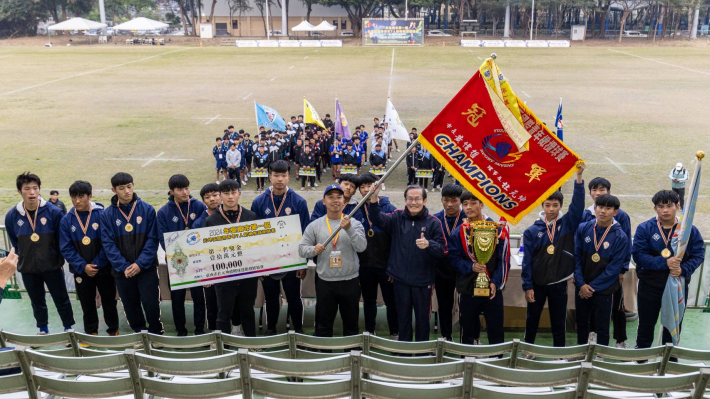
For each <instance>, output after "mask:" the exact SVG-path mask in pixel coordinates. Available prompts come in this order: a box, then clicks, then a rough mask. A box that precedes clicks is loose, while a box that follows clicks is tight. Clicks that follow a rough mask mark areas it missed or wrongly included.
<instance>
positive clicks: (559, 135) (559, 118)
mask: <svg viewBox="0 0 710 399" xmlns="http://www.w3.org/2000/svg"><path fill="white" fill-rule="evenodd" d="M555 127H556V128H557V138H558V139H560V141H565V140H564V138H563V135H562V130H563V127H562V97H560V107H559V108H557V118H555Z"/></svg>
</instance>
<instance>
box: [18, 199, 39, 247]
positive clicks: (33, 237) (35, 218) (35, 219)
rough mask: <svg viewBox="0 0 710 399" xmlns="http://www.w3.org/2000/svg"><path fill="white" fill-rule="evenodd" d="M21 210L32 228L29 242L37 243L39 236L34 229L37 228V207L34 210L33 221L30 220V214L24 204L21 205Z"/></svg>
mask: <svg viewBox="0 0 710 399" xmlns="http://www.w3.org/2000/svg"><path fill="white" fill-rule="evenodd" d="M22 209H24V210H25V215H26V216H27V221H28V222H29V223H30V227H32V235H31V236H30V240H32V242H37V241H39V234H37V233H36V232H35V229H36V228H37V214H38V213H39V207H37V209H35V217H34V220H32V219H31V218H30V212H29V211H28V210H27V208H25V203H24V202H23V203H22Z"/></svg>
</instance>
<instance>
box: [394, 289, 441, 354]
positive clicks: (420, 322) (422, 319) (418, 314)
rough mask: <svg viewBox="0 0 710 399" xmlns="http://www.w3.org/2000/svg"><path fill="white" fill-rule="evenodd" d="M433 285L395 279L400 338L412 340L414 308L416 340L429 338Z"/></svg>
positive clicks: (406, 340)
mask: <svg viewBox="0 0 710 399" xmlns="http://www.w3.org/2000/svg"><path fill="white" fill-rule="evenodd" d="M431 287H432V286H430V285H429V286H423V287H419V286H414V285H409V284H405V283H401V282H399V281H397V280H395V281H394V301H395V303H396V305H397V317H398V319H399V323H398V324H399V340H400V341H404V342H410V341H411V340H412V310H414V318H415V322H416V325H415V328H416V331H415V332H414V336H415V341H417V342H420V341H428V340H429V315H430V313H431Z"/></svg>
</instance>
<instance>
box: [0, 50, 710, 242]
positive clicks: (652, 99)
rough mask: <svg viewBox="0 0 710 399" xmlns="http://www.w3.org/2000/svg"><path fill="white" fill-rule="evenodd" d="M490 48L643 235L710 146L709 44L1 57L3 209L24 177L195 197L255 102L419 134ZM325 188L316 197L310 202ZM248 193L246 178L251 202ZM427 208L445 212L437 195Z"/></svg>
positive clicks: (394, 184) (54, 184)
mask: <svg viewBox="0 0 710 399" xmlns="http://www.w3.org/2000/svg"><path fill="white" fill-rule="evenodd" d="M491 51H495V52H496V53H497V54H498V63H499V66H500V68H501V69H502V71H503V73H504V74H506V75H507V77H508V79H509V80H510V81H511V84H512V87H513V89H514V90H515V92H516V94H517V95H518V96H519V97H520V98H521V99H523V100H525V101H527V104H528V106H530V107H531V108H532V110H533V111H534V112H535V113H536V114H537V115H538V116H539V117H540V118H541V119H542V120H543V121H546V122H547V123H548V125H552V124H553V123H554V117H555V113H556V111H557V105H558V102H559V99H560V97H563V98H564V122H565V141H566V143H567V144H568V145H569V146H570V147H571V148H572V149H573V150H574V151H576V152H577V153H578V154H580V155H581V156H582V157H583V158H584V159H585V160H586V161H587V162H588V164H589V167H588V169H587V172H586V173H585V179H586V181H589V179H590V178H592V177H595V176H604V177H607V178H608V179H609V180H610V181H611V182H612V192H613V193H614V194H616V195H620V197H621V203H622V208H624V209H625V210H626V211H627V212H629V214H630V215H631V218H632V224H633V226H634V228H635V226H636V225H637V224H638V223H639V222H641V221H643V220H646V219H647V218H649V217H651V216H653V210H652V204H651V202H650V196H651V195H652V194H653V193H655V192H656V191H657V190H659V189H664V188H670V182H669V180H668V177H667V176H668V172H669V171H670V170H671V168H673V167H674V165H675V164H676V162H683V163H684V165H686V167H687V168H688V169H691V170H692V165H691V161H692V160H693V159H694V154H695V152H696V151H697V150H699V149H704V150H706V151H708V150H710V145H708V143H710V140H709V139H710V129H708V126H709V125H708V112H709V111H710V108H708V100H709V99H710V95H709V94H708V93H710V90H709V89H710V64H709V63H708V59H710V47H707V46H705V47H703V46H696V47H664V48H654V47H650V46H649V47H628V48H626V47H613V48H606V47H572V48H569V49H494V50H491V49H480V48H475V49H469V48H462V47H451V46H447V47H424V48H397V49H396V50H393V49H392V48H362V47H344V48H324V49H312V48H310V49H306V48H302V49H236V48H231V47H230V48H225V47H205V48H198V47H171V46H166V47H159V48H158V47H125V46H122V45H117V46H114V45H108V46H106V45H104V46H98V45H92V46H86V45H84V46H73V47H60V46H57V47H54V48H37V47H0V70H2V73H1V74H0V142H1V143H2V146H1V147H0V159H2V162H0V213H2V214H3V215H4V214H5V212H6V211H7V210H8V209H9V208H10V207H12V206H13V205H14V204H16V203H17V202H18V201H19V196H18V195H17V193H16V191H15V185H14V184H15V183H14V179H15V176H16V175H17V174H19V173H20V172H23V171H26V170H30V171H32V172H34V173H37V174H39V175H40V176H41V178H42V182H43V184H42V189H43V192H44V196H45V198H47V197H48V196H49V190H50V189H59V190H60V199H62V200H63V201H64V202H65V203H66V204H67V206H68V207H69V206H70V200H69V197H68V194H67V191H66V189H67V188H68V187H69V185H70V184H71V183H72V182H73V181H74V180H77V179H82V180H88V181H90V182H91V183H92V184H93V185H94V187H95V190H97V192H96V195H95V196H96V197H98V200H99V201H101V202H104V203H107V202H108V198H109V196H110V192H109V191H108V189H110V184H109V179H110V177H111V175H113V174H114V173H115V172H117V171H126V172H129V173H131V174H132V175H133V176H134V178H135V183H136V187H137V190H138V194H139V195H140V196H141V197H142V198H143V199H144V200H147V201H149V202H151V203H152V204H153V205H155V206H156V207H158V206H160V205H162V204H163V203H164V202H165V199H166V193H167V190H168V188H167V180H168V178H169V177H170V175H172V174H174V173H184V174H186V175H187V176H188V177H189V178H190V180H191V182H192V189H193V194H194V195H196V196H197V195H198V194H197V193H198V192H199V189H200V187H201V186H202V185H203V184H205V183H208V182H211V181H214V158H213V157H212V153H211V149H212V147H213V145H214V138H215V137H216V136H221V135H222V131H223V130H224V129H225V128H226V127H227V125H229V124H233V125H234V126H235V127H236V128H237V129H240V128H243V129H245V130H246V131H247V132H250V133H254V132H255V130H256V129H255V122H254V106H253V101H254V100H256V101H258V102H260V103H263V104H267V105H269V106H272V107H274V108H276V109H277V110H278V111H279V112H280V113H281V115H282V116H283V117H284V118H288V117H289V116H291V115H298V114H300V113H302V97H303V96H306V97H307V99H308V100H309V101H310V102H311V103H312V104H313V106H314V107H315V108H316V109H317V110H318V112H319V113H320V114H321V116H324V115H325V114H326V113H331V114H334V98H335V97H336V96H337V97H338V98H339V99H340V101H341V103H342V105H343V107H344V110H345V113H346V115H347V116H348V119H349V122H350V123H351V126H354V125H355V124H358V125H359V124H365V125H366V126H367V128H368V132H371V127H372V119H373V117H376V116H379V117H382V115H383V114H384V107H385V102H386V99H387V95H388V92H390V93H391V96H392V101H393V103H394V105H395V107H397V110H398V111H399V114H400V116H401V118H402V120H403V121H404V123H405V125H406V127H407V128H408V129H410V128H411V127H417V128H418V129H419V131H421V130H422V129H423V128H424V127H425V126H426V125H427V123H428V122H429V121H430V120H431V119H432V118H433V117H434V116H435V115H436V114H437V113H438V112H439V111H440V110H441V109H442V108H443V107H444V105H446V103H447V102H448V101H449V99H450V98H451V97H452V96H453V95H454V94H455V93H456V92H457V91H458V89H459V88H460V87H461V86H462V85H463V84H464V83H465V82H466V81H467V80H468V79H469V78H470V77H471V76H472V75H473V73H474V72H475V71H476V69H477V67H478V66H479V65H480V64H481V62H482V60H483V59H484V58H485V57H486V56H488V55H489V54H490V53H491ZM400 148H401V149H402V150H404V143H400ZM398 155H399V154H398ZM329 176H330V172H329V171H328V172H326V173H325V175H324V180H323V183H324V184H325V183H326V182H330V177H329ZM446 182H447V183H448V182H451V180H450V179H449V178H447V180H446ZM405 183H406V178H405V170H404V168H401V170H398V171H397V173H396V174H394V176H393V177H391V180H390V181H388V182H387V191H385V195H389V196H391V197H392V198H393V200H394V202H395V204H396V205H398V206H403V198H402V189H403V187H404V185H405ZM291 185H292V187H300V184H297V183H296V182H295V181H292V184H291ZM322 187H323V185H321V187H320V188H318V190H319V191H316V192H314V193H307V195H306V197H307V198H308V200H309V203H310V205H311V208H312V206H313V203H314V202H315V200H316V199H318V198H320V197H321V194H322V191H320V189H321V188H322ZM254 189H255V182H254V181H253V180H250V181H249V183H248V185H247V186H246V191H245V194H244V195H243V197H242V198H243V200H242V203H243V204H245V205H247V206H248V205H249V204H250V203H251V199H252V198H253V197H254ZM564 192H565V193H568V194H569V193H571V185H569V184H568V185H565V187H564ZM708 195H710V186H708V185H707V184H705V185H704V186H702V191H701V198H702V199H701V201H700V204H699V209H698V211H697V214H696V224H697V226H698V227H699V228H700V230H701V232H703V233H705V235H706V238H707V237H708V234H710V230H709V229H708V228H707V227H706V226H707V223H708V221H710V205H708V199H707V198H708ZM568 199H569V196H568ZM429 201H430V202H429V205H430V208H431V209H432V210H434V211H438V210H440V209H441V206H440V203H439V195H438V193H433V194H431V196H430V198H429ZM587 202H588V205H589V200H587ZM533 218H534V216H532V215H531V216H528V218H527V219H526V220H525V221H524V222H522V223H520V224H519V225H518V226H516V227H514V231H516V232H521V231H522V230H523V229H524V228H525V226H527V225H529V224H530V222H531V221H532V219H533Z"/></svg>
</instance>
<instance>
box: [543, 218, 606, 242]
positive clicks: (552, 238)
mask: <svg viewBox="0 0 710 399" xmlns="http://www.w3.org/2000/svg"><path fill="white" fill-rule="evenodd" d="M545 221H546V222H547V219H545ZM549 225H550V224H549V223H548V224H547V226H545V227H546V228H545V230H546V231H547V237H548V238H549V239H550V244H554V243H555V232H557V219H555V220H554V221H553V222H552V234H550V228H549V227H548V226H549ZM605 236H606V234H605ZM602 241H604V238H602Z"/></svg>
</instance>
